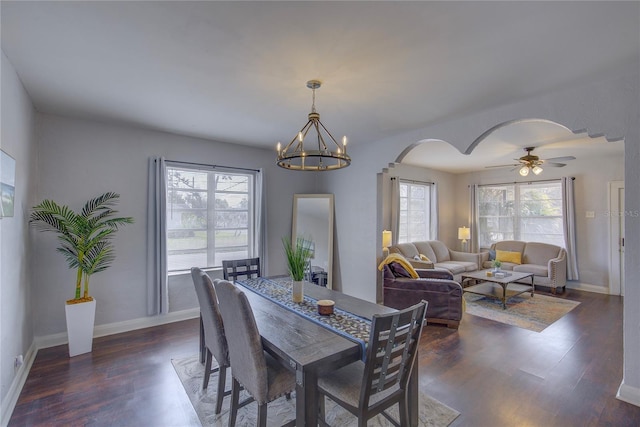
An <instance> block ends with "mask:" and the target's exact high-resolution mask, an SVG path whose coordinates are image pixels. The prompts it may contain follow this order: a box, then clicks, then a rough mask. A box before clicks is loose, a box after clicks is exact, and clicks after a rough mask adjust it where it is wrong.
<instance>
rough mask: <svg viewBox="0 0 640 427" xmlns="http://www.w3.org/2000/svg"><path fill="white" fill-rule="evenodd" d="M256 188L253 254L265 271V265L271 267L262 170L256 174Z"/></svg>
mask: <svg viewBox="0 0 640 427" xmlns="http://www.w3.org/2000/svg"><path fill="white" fill-rule="evenodd" d="M255 176H256V180H255V182H256V188H255V198H256V200H255V204H256V215H255V224H254V227H255V230H256V238H255V241H254V246H253V253H254V255H253V256H254V257H256V256H257V257H259V258H260V261H261V262H260V268H261V269H264V266H265V265H269V264H268V260H267V251H266V248H265V246H266V241H267V239H266V231H265V222H266V221H265V218H264V216H265V215H264V213H265V212H266V209H265V201H266V199H267V198H266V195H265V194H264V191H265V190H264V188H263V185H262V169H260V170H259V171H258V172H256V175H255ZM260 274H262V271H261V272H260Z"/></svg>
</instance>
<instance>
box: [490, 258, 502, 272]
mask: <svg viewBox="0 0 640 427" xmlns="http://www.w3.org/2000/svg"><path fill="white" fill-rule="evenodd" d="M491 266H492V267H493V271H494V272H495V271H500V267H502V261H498V260H497V259H494V260H493V261H491Z"/></svg>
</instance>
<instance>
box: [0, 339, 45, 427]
mask: <svg viewBox="0 0 640 427" xmlns="http://www.w3.org/2000/svg"><path fill="white" fill-rule="evenodd" d="M37 353H38V350H37V348H36V346H35V341H34V342H32V343H31V346H30V347H29V349H28V350H27V353H26V354H25V355H24V359H23V363H22V366H20V368H18V371H17V372H16V375H15V376H14V377H13V381H12V382H11V385H10V386H9V390H8V391H7V395H6V396H5V398H4V399H3V400H2V410H1V411H0V413H1V414H2V419H1V420H0V425H2V426H3V427H5V426H7V425H8V424H9V420H10V419H11V414H13V409H14V408H15V407H16V403H18V397H20V392H21V391H22V387H24V383H25V382H26V381H27V377H28V376H29V371H30V370H31V366H32V365H33V361H34V360H35V359H36V354H37Z"/></svg>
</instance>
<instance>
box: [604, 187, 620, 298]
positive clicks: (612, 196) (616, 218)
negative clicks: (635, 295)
mask: <svg viewBox="0 0 640 427" xmlns="http://www.w3.org/2000/svg"><path fill="white" fill-rule="evenodd" d="M620 190H624V181H610V182H609V210H608V212H607V213H608V217H609V294H610V295H624V271H622V265H623V264H622V262H623V261H624V259H623V257H624V248H623V246H622V244H621V240H622V239H623V238H624V230H622V226H623V224H624V218H623V215H624V212H622V211H621V210H620ZM623 197H624V194H623ZM623 201H624V199H623Z"/></svg>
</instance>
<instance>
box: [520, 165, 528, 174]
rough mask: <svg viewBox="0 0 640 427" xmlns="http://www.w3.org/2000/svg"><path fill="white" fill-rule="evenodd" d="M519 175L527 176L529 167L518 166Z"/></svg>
mask: <svg viewBox="0 0 640 427" xmlns="http://www.w3.org/2000/svg"><path fill="white" fill-rule="evenodd" d="M520 175H521V176H527V175H529V167H528V166H522V167H521V168H520Z"/></svg>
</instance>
